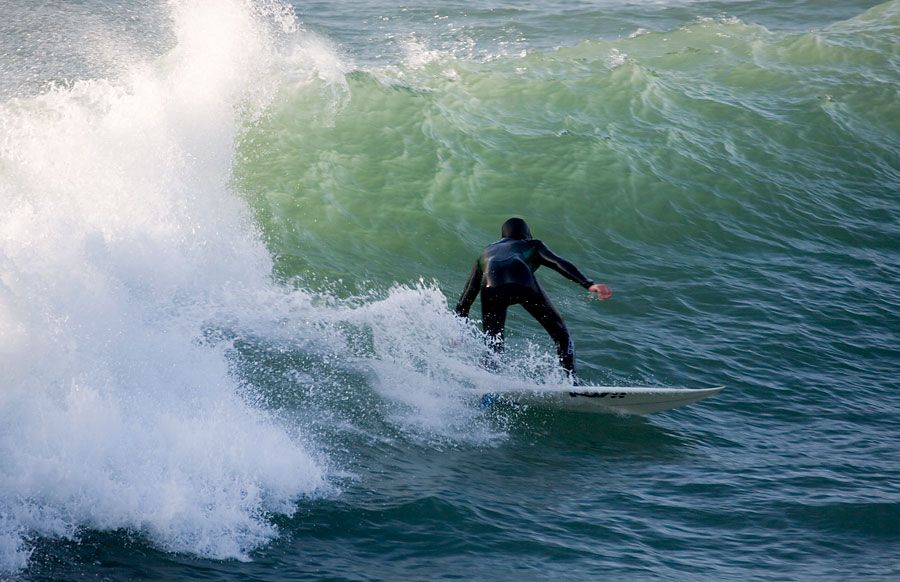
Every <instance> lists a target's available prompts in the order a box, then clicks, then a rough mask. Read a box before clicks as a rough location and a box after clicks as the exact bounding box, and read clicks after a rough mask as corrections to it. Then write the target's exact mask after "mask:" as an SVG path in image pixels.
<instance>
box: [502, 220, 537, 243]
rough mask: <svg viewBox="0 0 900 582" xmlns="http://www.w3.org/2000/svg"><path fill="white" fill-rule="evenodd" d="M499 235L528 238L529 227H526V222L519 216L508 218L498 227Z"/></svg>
mask: <svg viewBox="0 0 900 582" xmlns="http://www.w3.org/2000/svg"><path fill="white" fill-rule="evenodd" d="M500 236H502V237H503V238H514V239H518V240H530V239H531V229H529V228H528V223H527V222H525V221H524V220H522V219H521V218H510V219H509V220H507V221H506V222H504V223H503V226H502V227H501V228H500Z"/></svg>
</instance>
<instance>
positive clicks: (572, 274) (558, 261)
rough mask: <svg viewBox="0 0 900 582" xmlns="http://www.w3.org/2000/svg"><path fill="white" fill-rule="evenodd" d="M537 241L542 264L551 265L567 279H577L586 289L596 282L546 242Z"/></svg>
mask: <svg viewBox="0 0 900 582" xmlns="http://www.w3.org/2000/svg"><path fill="white" fill-rule="evenodd" d="M536 242H537V245H536V249H535V250H536V251H537V253H536V254H537V257H538V260H539V262H540V264H541V265H546V266H547V267H550V268H551V269H553V270H554V271H556V272H557V273H559V274H560V275H562V276H563V277H565V278H566V279H570V280H572V281H575V282H576V283H578V284H579V285H581V286H582V287H584V288H585V289H587V288H589V287H590V286H591V285H593V284H594V282H593V281H591V280H590V279H588V278H587V277H585V276H584V274H582V272H581V271H579V270H578V268H577V267H576V266H575V265H573V264H572V263H570V262H569V261H567V260H565V259H564V258H562V257H560V256H559V255H556V254H554V253H553V251H551V250H550V249H548V248H547V245H545V244H544V243H542V242H540V241H536Z"/></svg>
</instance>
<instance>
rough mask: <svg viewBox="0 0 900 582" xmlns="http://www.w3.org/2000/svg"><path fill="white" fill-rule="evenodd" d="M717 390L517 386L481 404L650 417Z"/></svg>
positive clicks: (493, 394) (720, 388) (482, 400)
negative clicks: (513, 404) (497, 403)
mask: <svg viewBox="0 0 900 582" xmlns="http://www.w3.org/2000/svg"><path fill="white" fill-rule="evenodd" d="M722 388H724V386H718V387H716V388H656V387H634V386H629V387H623V386H578V387H573V386H569V385H547V386H517V387H512V388H506V389H503V390H497V391H494V392H492V393H490V394H484V395H483V396H482V399H481V402H482V403H483V404H485V405H490V404H493V403H494V402H498V401H499V402H504V401H506V402H513V403H515V404H521V405H528V406H540V407H545V408H554V409H559V410H574V411H577V412H591V413H607V414H608V413H610V412H612V413H616V412H619V413H625V414H650V413H652V412H660V411H663V410H670V409H672V408H678V407H679V406H684V405H686V404H691V403H692V402H697V401H698V400H703V399H704V398H708V397H709V396H712V395H714V394H718V393H719V391H721V390H722Z"/></svg>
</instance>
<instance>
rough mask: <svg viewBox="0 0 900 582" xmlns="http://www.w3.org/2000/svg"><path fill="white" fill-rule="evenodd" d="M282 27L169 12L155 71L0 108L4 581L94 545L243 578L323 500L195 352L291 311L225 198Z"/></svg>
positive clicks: (317, 474)
mask: <svg viewBox="0 0 900 582" xmlns="http://www.w3.org/2000/svg"><path fill="white" fill-rule="evenodd" d="M260 6H262V8H259V7H260ZM267 6H268V8H267ZM273 6H274V7H276V8H277V6H278V5H276V4H274V3H271V4H270V5H265V4H260V5H257V4H251V3H248V2H241V1H237V0H234V1H227V2H210V1H203V0H198V1H177V2H172V3H171V4H170V8H171V16H172V27H173V30H174V33H175V38H176V43H175V45H174V47H173V48H172V49H171V50H170V51H169V52H168V53H166V54H165V55H164V56H163V57H162V58H160V59H157V60H154V61H150V62H136V63H133V64H132V66H131V67H130V68H129V70H128V72H127V74H125V75H123V76H122V77H121V78H115V79H95V80H82V81H77V82H74V83H72V84H67V85H59V86H56V87H54V88H52V89H51V90H49V91H47V92H45V93H44V94H42V95H39V96H36V97H22V98H17V99H11V100H9V101H7V102H6V103H4V104H2V105H0V127H2V132H0V199H2V200H3V205H2V208H0V318H2V322H0V330H2V332H0V369H2V391H0V459H2V461H0V568H2V570H4V571H14V570H16V569H17V568H21V567H22V566H23V565H24V564H25V563H26V561H27V558H28V556H29V552H30V549H29V548H30V544H29V540H31V539H34V538H35V537H36V536H64V537H70V536H74V535H77V534H78V532H79V531H81V530H82V529H84V528H89V529H98V530H116V529H122V528H124V529H129V530H132V531H136V532H140V533H142V534H144V535H146V536H148V537H149V538H150V539H151V540H153V541H154V542H155V543H156V544H157V545H158V546H160V547H162V548H165V549H167V550H171V551H179V552H181V551H183V552H191V553H196V554H199V555H204V556H210V557H217V558H228V557H231V558H245V557H246V556H247V552H249V551H250V550H252V549H253V548H254V547H256V546H258V545H259V544H260V543H262V542H264V541H266V540H268V539H270V538H271V537H272V536H273V535H274V534H275V532H276V530H275V527H274V526H273V525H272V524H271V523H270V521H269V519H268V516H269V515H270V514H272V513H292V512H293V511H294V509H295V502H296V500H297V499H298V498H300V497H301V496H305V495H311V494H315V493H316V492H317V491H321V490H322V489H323V488H324V487H325V480H324V479H325V471H326V469H325V465H324V462H325V461H324V459H323V458H322V457H321V455H319V454H318V453H317V452H315V450H313V449H311V448H310V447H311V446H312V445H310V444H309V443H304V442H301V441H302V440H303V439H302V438H301V437H299V436H298V435H297V431H296V430H292V431H288V430H287V429H286V428H285V427H283V426H281V425H279V424H278V423H277V422H276V421H275V420H273V418H271V417H270V416H269V415H268V414H267V413H265V412H263V411H261V410H258V409H256V408H254V407H252V406H250V405H248V404H247V402H246V401H245V399H243V398H242V397H241V392H242V388H241V387H239V385H238V383H237V380H236V379H235V378H234V376H233V374H232V373H231V372H230V370H229V364H228V357H227V354H228V351H229V349H230V347H229V345H230V344H229V342H228V341H220V342H208V341H202V338H203V334H204V330H206V329H208V328H209V326H211V325H212V326H215V325H217V323H216V321H217V318H219V317H220V315H221V314H223V313H227V314H228V316H229V317H230V318H231V319H232V320H234V319H237V320H240V318H241V316H242V314H243V313H246V314H247V316H248V320H255V318H257V317H258V311H259V309H260V303H259V301H261V298H263V297H265V298H275V299H277V298H278V297H280V296H283V294H280V293H278V292H276V291H274V290H273V289H272V283H271V281H270V271H271V260H270V258H269V255H268V253H267V250H266V248H265V247H264V245H263V244H262V242H261V241H260V238H259V236H258V233H257V232H256V230H255V227H254V226H253V224H252V222H251V220H250V216H249V214H248V212H247V211H246V209H245V207H244V205H243V203H242V202H241V200H240V199H239V198H238V197H236V196H235V195H234V194H233V193H232V192H231V191H230V189H229V180H230V175H231V173H230V168H231V159H232V155H233V147H234V140H235V136H236V134H237V131H238V128H239V124H240V123H241V122H242V119H245V118H246V116H247V115H252V114H253V113H254V111H259V110H260V109H261V108H262V107H263V106H264V105H265V102H266V99H267V98H268V96H269V89H270V87H271V83H270V80H271V79H270V77H269V75H270V73H271V71H272V69H273V67H274V62H275V60H276V58H277V51H276V43H275V40H274V39H276V38H277V37H278V35H279V34H282V33H284V34H286V33H289V32H290V31H291V26H292V23H291V21H290V19H287V20H285V18H286V16H285V13H284V12H283V11H281V12H277V11H276V12H277V14H278V15H279V16H280V17H281V19H280V20H279V19H276V21H277V22H276V24H277V25H278V26H275V25H273V24H272V19H271V15H272V13H273V12H272V10H269V9H270V8H272V7H273ZM266 18H268V20H267V19H266ZM279 29H280V30H279ZM263 305H265V304H264V303H263ZM263 309H266V307H263Z"/></svg>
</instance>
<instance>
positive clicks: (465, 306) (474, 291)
mask: <svg viewBox="0 0 900 582" xmlns="http://www.w3.org/2000/svg"><path fill="white" fill-rule="evenodd" d="M483 274H484V273H483V271H482V269H481V261H477V262H476V263H475V266H474V267H472V272H471V273H469V280H468V281H466V287H465V288H464V289H463V292H462V295H460V297H459V302H457V304H456V309H455V311H456V314H457V315H458V316H460V317H468V316H469V310H470V309H471V308H472V304H473V303H475V298H476V297H478V292H479V291H480V290H481V278H482V275H483Z"/></svg>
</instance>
